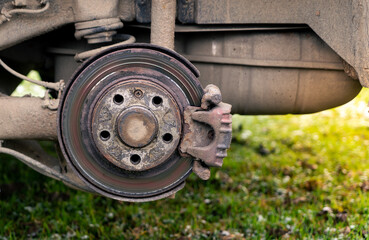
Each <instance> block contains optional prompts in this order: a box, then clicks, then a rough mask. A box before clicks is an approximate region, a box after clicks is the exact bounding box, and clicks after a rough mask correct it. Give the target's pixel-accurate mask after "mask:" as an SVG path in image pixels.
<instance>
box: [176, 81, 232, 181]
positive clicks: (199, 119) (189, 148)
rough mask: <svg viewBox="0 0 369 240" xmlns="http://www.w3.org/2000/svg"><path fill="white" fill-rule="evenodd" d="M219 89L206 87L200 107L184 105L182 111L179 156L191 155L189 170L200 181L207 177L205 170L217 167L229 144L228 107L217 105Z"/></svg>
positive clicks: (230, 134)
mask: <svg viewBox="0 0 369 240" xmlns="http://www.w3.org/2000/svg"><path fill="white" fill-rule="evenodd" d="M221 101H222V96H221V93H220V90H219V88H218V87H216V86H215V85H208V86H206V88H205V94H204V96H203V98H202V101H201V102H202V104H201V107H193V106H188V107H187V108H186V109H185V112H184V122H185V123H184V125H185V129H184V132H185V134H184V136H183V139H182V142H181V145H180V150H181V152H182V153H187V154H189V155H191V156H193V157H194V158H195V159H197V160H198V161H201V162H200V163H196V164H195V166H194V169H193V171H194V172H195V173H196V174H197V175H198V176H199V177H200V178H201V179H204V180H207V179H208V178H209V177H210V171H209V167H221V166H222V165H223V158H225V157H226V156H227V149H228V148H229V147H230V145H231V141H232V116H231V114H230V113H231V105H229V104H226V103H223V102H221Z"/></svg>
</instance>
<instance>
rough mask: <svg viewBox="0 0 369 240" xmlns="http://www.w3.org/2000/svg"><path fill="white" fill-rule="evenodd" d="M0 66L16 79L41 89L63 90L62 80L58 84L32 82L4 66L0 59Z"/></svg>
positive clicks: (32, 80)
mask: <svg viewBox="0 0 369 240" xmlns="http://www.w3.org/2000/svg"><path fill="white" fill-rule="evenodd" d="M0 65H1V66H2V67H3V68H4V69H5V70H6V71H8V72H9V73H10V74H12V75H14V76H16V77H17V78H20V79H24V80H26V81H28V82H31V83H34V84H37V85H39V86H42V87H45V88H48V89H54V90H56V91H62V90H63V89H64V81H63V80H60V81H59V82H56V83H52V82H42V81H37V80H34V79H32V78H29V77H27V76H25V75H23V74H20V73H19V72H17V71H15V70H14V69H12V68H11V67H9V66H8V65H6V64H5V63H4V62H3V60H2V59H0Z"/></svg>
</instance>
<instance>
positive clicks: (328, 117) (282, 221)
mask: <svg viewBox="0 0 369 240" xmlns="http://www.w3.org/2000/svg"><path fill="white" fill-rule="evenodd" d="M368 100H369V91H368V90H365V91H363V92H362V93H361V94H360V96H359V97H358V98H356V99H355V100H354V101H352V102H351V103H349V104H347V105H345V106H343V107H340V108H337V109H333V110H329V111H325V112H322V113H318V114H312V115H305V116H251V117H243V116H234V118H233V120H234V127H233V128H234V137H233V138H234V139H233V143H232V146H231V149H230V151H229V156H228V157H227V158H226V159H225V161H224V166H223V168H221V169H213V170H212V177H211V179H210V180H209V181H201V180H199V179H198V178H197V177H196V176H194V175H191V176H190V177H189V179H188V181H187V184H186V187H185V189H183V190H182V191H180V192H179V193H177V195H176V198H175V199H166V200H161V201H157V202H151V203H139V204H138V203H121V202H118V201H114V200H111V199H107V198H104V197H100V196H96V195H92V194H87V193H83V192H80V191H75V190H72V189H70V188H68V187H66V186H65V185H63V183H61V182H58V181H55V180H52V179H49V178H47V177H44V176H42V175H40V174H38V173H36V172H34V171H33V170H31V169H30V168H27V167H26V166H24V165H23V164H22V163H20V162H18V161H17V160H15V159H13V158H10V157H7V156H5V155H1V156H0V161H1V164H0V189H1V192H0V215H1V217H0V226H1V227H0V239H2V238H3V239H18V238H35V239H39V238H41V239H43V238H46V239H280V238H284V239H334V238H337V239H362V238H365V237H367V236H368V233H369V232H368V230H369V201H368V200H369V150H368V147H369V129H368V126H369V118H368V114H367V113H366V111H367V108H366V102H367V101H368ZM324 207H326V208H325V209H326V210H327V211H325V212H324V211H322V210H323V208H324Z"/></svg>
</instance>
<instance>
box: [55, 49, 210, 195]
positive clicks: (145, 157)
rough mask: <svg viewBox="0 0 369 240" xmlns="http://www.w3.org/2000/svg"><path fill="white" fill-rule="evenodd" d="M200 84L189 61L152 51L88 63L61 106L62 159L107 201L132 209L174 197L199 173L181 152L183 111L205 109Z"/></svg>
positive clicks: (113, 53)
mask: <svg viewBox="0 0 369 240" xmlns="http://www.w3.org/2000/svg"><path fill="white" fill-rule="evenodd" d="M198 76H199V74H198V72H197V70H196V69H195V67H194V66H193V65H192V64H191V63H189V62H188V61H187V60H186V59H184V58H183V57H181V56H179V55H178V54H176V53H175V52H173V51H170V50H167V49H163V48H160V47H156V46H152V45H149V44H134V45H127V46H124V47H120V48H112V49H109V50H107V51H105V52H103V53H100V54H99V55H97V56H95V57H93V58H91V59H89V60H88V61H86V62H84V63H83V64H82V66H81V67H80V68H79V69H78V70H77V72H76V73H75V74H74V76H73V77H72V79H71V80H70V81H69V83H68V85H67V86H66V88H65V91H64V94H63V96H62V99H61V106H60V108H59V118H58V119H59V120H58V121H59V127H58V131H59V133H58V135H59V142H60V147H61V150H62V153H63V157H64V158H65V159H66V160H67V162H68V163H69V165H70V166H71V167H72V168H73V169H74V171H75V172H76V173H77V175H78V176H79V177H80V178H81V179H82V180H83V181H85V183H86V184H88V185H89V187H91V188H92V189H93V190H95V191H96V192H98V193H100V194H102V195H105V196H109V197H111V198H115V199H119V200H125V201H148V200H155V199H160V198H164V197H168V196H170V195H172V194H173V193H175V192H176V191H178V190H179V189H181V188H183V185H184V180H185V179H186V178H187V176H188V175H189V174H190V173H191V170H192V166H193V160H192V158H191V156H187V157H184V156H181V155H180V153H179V150H178V145H179V143H180V139H181V135H182V132H183V129H184V126H183V119H182V116H183V111H184V109H185V108H186V107H187V106H200V104H201V97H202V95H203V88H202V87H201V85H200V83H199V81H198V80H197V78H198Z"/></svg>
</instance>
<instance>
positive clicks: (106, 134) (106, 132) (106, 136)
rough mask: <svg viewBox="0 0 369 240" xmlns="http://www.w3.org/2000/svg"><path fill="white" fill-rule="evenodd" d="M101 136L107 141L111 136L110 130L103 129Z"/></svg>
mask: <svg viewBox="0 0 369 240" xmlns="http://www.w3.org/2000/svg"><path fill="white" fill-rule="evenodd" d="M100 138H101V140H103V141H107V140H109V138H110V132H108V131H102V132H101V133H100Z"/></svg>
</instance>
